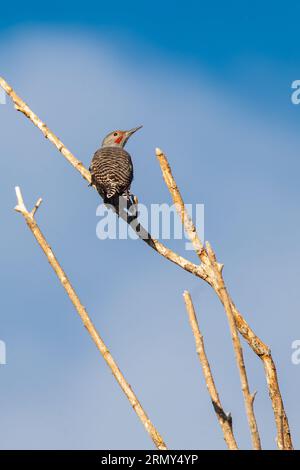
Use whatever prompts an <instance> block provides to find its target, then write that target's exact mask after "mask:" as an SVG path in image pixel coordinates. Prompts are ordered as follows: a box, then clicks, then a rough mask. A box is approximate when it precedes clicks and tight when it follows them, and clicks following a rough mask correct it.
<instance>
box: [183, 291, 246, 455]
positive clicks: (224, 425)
mask: <svg viewBox="0 0 300 470" xmlns="http://www.w3.org/2000/svg"><path fill="white" fill-rule="evenodd" d="M183 298H184V301H185V305H186V310H187V314H188V317H189V322H190V325H191V329H192V332H193V335H194V338H195V344H196V351H197V354H198V357H199V360H200V363H201V366H202V371H203V375H204V378H205V382H206V387H207V390H208V393H209V395H210V398H211V401H212V404H213V407H214V410H215V413H216V415H217V419H218V421H219V424H220V427H221V429H222V432H223V436H224V440H225V442H226V444H227V446H228V448H229V449H230V450H237V449H238V446H237V443H236V440H235V437H234V434H233V430H232V418H231V415H230V413H229V414H226V413H225V411H224V409H223V407H222V404H221V401H220V398H219V394H218V391H217V388H216V385H215V382H214V378H213V375H212V372H211V368H210V365H209V362H208V359H207V355H206V351H205V346H204V340H203V335H202V333H201V331H200V329H199V324H198V321H197V317H196V313H195V309H194V305H193V301H192V298H191V295H190V293H189V292H188V291H185V292H184V293H183Z"/></svg>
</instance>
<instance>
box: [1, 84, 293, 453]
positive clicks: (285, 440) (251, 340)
mask: <svg viewBox="0 0 300 470" xmlns="http://www.w3.org/2000/svg"><path fill="white" fill-rule="evenodd" d="M0 86H1V87H2V88H3V89H4V90H5V91H6V93H7V95H8V96H9V97H10V98H11V99H12V101H13V103H14V105H15V108H16V110H18V111H20V112H22V113H23V114H24V115H25V116H26V117H27V118H28V119H30V120H31V121H32V123H33V124H34V125H35V126H37V127H38V128H39V129H40V131H41V132H42V133H43V135H44V136H45V137H46V138H47V139H49V140H50V142H52V143H53V144H54V145H55V146H56V148H57V149H58V150H59V151H60V152H61V153H62V155H63V156H64V157H65V158H66V159H67V160H68V161H69V163H71V165H72V166H73V167H74V168H75V169H76V170H77V171H79V173H80V174H81V175H82V177H83V178H84V179H86V181H88V183H90V182H91V175H90V173H89V171H88V170H87V169H86V168H85V167H84V165H83V164H82V162H80V161H79V160H78V159H77V158H75V157H74V155H73V154H72V153H71V152H70V151H69V150H68V149H67V148H66V147H65V145H64V144H63V143H62V142H61V140H59V139H58V137H56V135H55V134H54V133H53V132H52V131H50V129H49V128H48V127H47V126H46V124H45V123H43V122H42V121H41V120H40V119H39V118H38V116H37V115H36V114H34V113H33V111H31V109H30V108H29V106H28V105H27V104H26V103H25V102H24V101H23V100H22V99H21V98H20V97H19V96H18V95H17V94H16V92H15V91H14V90H13V88H12V87H11V86H10V85H9V84H8V83H7V82H6V81H5V80H4V79H3V78H1V77H0ZM137 234H138V235H139V236H140V233H139V232H138V231H137ZM140 237H141V236H140ZM141 238H142V239H143V240H144V241H145V243H147V244H148V245H149V246H150V247H151V248H153V249H154V250H155V251H156V252H157V253H159V254H160V255H161V256H163V257H164V258H166V259H168V260H169V261H171V262H173V263H175V264H177V265H178V266H180V267H181V268H182V269H184V270H186V271H188V272H190V273H191V274H193V275H195V276H197V277H200V278H201V279H203V280H204V281H206V282H207V283H208V284H210V285H212V279H211V277H210V275H209V272H208V271H209V270H208V267H207V266H206V267H205V268H204V266H203V264H202V265H201V266H198V265H196V264H193V263H191V262H190V261H188V260H187V259H185V258H182V257H181V256H179V255H177V254H176V253H175V252H173V251H172V250H170V249H168V248H167V247H165V246H164V245H163V244H162V243H161V242H159V241H158V240H155V239H153V238H152V237H151V236H149V238H147V237H145V238H144V237H141ZM200 251H203V249H202V250H200ZM199 254H200V253H199ZM204 256H206V255H204ZM222 267H223V266H222V264H219V268H220V271H222ZM228 297H229V295H228ZM229 299H230V304H231V308H232V311H233V313H234V318H235V323H236V326H237V328H238V330H239V332H240V334H241V335H242V336H243V337H244V339H245V340H246V341H247V342H248V344H249V346H250V347H251V348H252V350H253V351H254V352H255V354H257V356H258V357H260V359H261V360H262V361H263V364H264V369H265V374H266V379H267V385H268V390H269V395H270V399H271V402H272V407H273V412H274V416H275V422H276V428H277V445H278V447H279V449H285V450H291V449H293V445H292V439H291V434H290V429H289V423H288V419H287V416H286V413H285V409H284V405H283V401H282V397H281V393H280V389H279V384H278V378H277V372H276V367H275V363H274V361H273V358H272V355H271V351H270V349H269V347H268V346H267V345H266V344H265V343H264V342H263V341H262V340H261V339H260V338H259V337H258V336H257V335H256V334H255V333H254V331H253V330H252V329H251V327H250V326H249V325H248V323H247V321H246V320H245V319H244V317H243V316H242V315H241V313H240V312H239V311H238V309H237V308H236V306H235V305H234V303H233V301H232V299H231V298H230V297H229ZM221 302H222V303H223V300H222V298H221Z"/></svg>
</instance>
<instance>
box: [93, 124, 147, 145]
mask: <svg viewBox="0 0 300 470" xmlns="http://www.w3.org/2000/svg"><path fill="white" fill-rule="evenodd" d="M141 127H143V126H139V127H135V128H134V129H130V131H112V132H110V133H109V134H107V136H106V137H105V138H104V139H103V142H102V147H124V146H125V144H126V142H127V140H128V139H129V137H130V136H132V134H134V133H135V132H136V131H138V130H139V129H141Z"/></svg>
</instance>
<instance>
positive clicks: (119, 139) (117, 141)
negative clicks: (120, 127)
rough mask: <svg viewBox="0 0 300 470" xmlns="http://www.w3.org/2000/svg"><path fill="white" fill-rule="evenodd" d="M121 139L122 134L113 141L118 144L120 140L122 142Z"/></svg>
mask: <svg viewBox="0 0 300 470" xmlns="http://www.w3.org/2000/svg"><path fill="white" fill-rule="evenodd" d="M123 137H124V136H123V134H121V135H120V137H118V138H117V139H116V140H115V143H116V144H120V143H121V142H122V140H123Z"/></svg>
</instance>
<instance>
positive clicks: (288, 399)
mask: <svg viewBox="0 0 300 470" xmlns="http://www.w3.org/2000/svg"><path fill="white" fill-rule="evenodd" d="M6 8H8V7H6V6H4V7H2V13H3V14H1V18H0V38H1V42H0V58H1V59H0V61H1V62H0V63H1V75H2V76H4V77H5V78H6V79H7V81H8V82H9V83H11V84H12V85H13V86H15V88H16V90H17V92H18V93H19V94H20V95H21V96H22V97H23V98H24V99H25V101H27V102H28V103H29V104H30V105H31V106H32V108H33V110H34V111H36V112H37V114H39V115H40V117H41V118H42V119H44V120H45V121H46V122H47V124H48V125H49V126H50V128H52V129H53V130H54V132H57V134H58V135H59V136H60V137H61V139H62V140H63V142H64V143H65V144H66V145H67V146H68V147H69V148H70V149H71V150H72V151H73V152H74V153H75V155H76V156H77V157H78V158H79V159H81V160H82V161H83V162H84V163H85V164H86V166H88V164H89V162H90V159H91V156H92V154H93V152H94V151H95V149H96V148H97V147H98V146H99V144H100V142H101V140H102V138H103V136H104V135H105V133H107V132H108V131H110V130H112V129H113V128H130V127H134V126H136V125H139V124H143V125H144V128H143V130H142V131H141V132H140V133H138V134H136V135H135V136H134V138H132V140H131V142H129V144H128V150H129V151H130V152H131V153H132V155H133V159H134V165H135V170H136V171H135V173H136V177H135V181H134V185H133V190H134V192H136V193H137V194H138V196H139V200H140V201H143V202H145V203H147V204H151V203H161V202H167V201H169V194H168V192H167V190H166V188H165V187H164V185H163V182H162V178H161V174H160V170H159V168H158V164H157V162H156V159H155V155H154V149H155V147H156V146H159V147H161V148H163V149H164V150H165V151H166V152H167V154H168V156H169V160H170V163H171V164H172V167H173V170H174V174H175V176H176V179H177V182H178V184H179V186H180V188H181V190H182V193H183V195H184V197H185V199H186V202H187V203H194V204H195V203H197V202H200V203H203V204H204V205H205V237H206V239H208V240H209V241H210V242H211V243H212V245H213V246H214V248H215V250H216V251H217V254H218V256H219V258H220V260H222V261H223V262H224V263H225V270H224V274H225V278H226V281H227V283H228V286H229V290H230V292H231V294H232V296H233V298H234V300H235V302H236V304H237V305H238V307H239V308H240V309H241V311H242V312H243V313H244V314H245V317H246V319H247V320H248V321H249V323H250V324H251V326H252V327H253V329H254V330H255V331H256V332H257V333H258V334H259V335H260V337H261V338H262V339H263V340H264V341H266V342H267V343H268V344H269V345H270V346H271V348H272V351H273V354H274V359H275V361H276V363H277V365H278V373H279V379H280V384H281V388H282V392H283V398H284V402H285V404H286V408H287V412H288V416H289V419H290V424H291V428H292V432H293V436H294V441H295V446H296V447H299V446H298V445H297V444H298V442H299V438H300V429H299V425H298V423H299V419H300V416H299V407H298V389H299V377H300V376H299V374H300V366H295V365H293V364H292V363H291V354H292V349H291V343H292V341H294V340H295V339H299V335H300V331H299V330H300V325H299V308H300V300H299V288H298V284H299V282H298V280H299V265H300V264H299V261H300V259H299V258H300V253H299V248H298V240H299V234H300V233H299V232H300V223H299V217H298V213H299V211H298V201H299V177H298V175H299V170H300V168H299V167H300V165H299V155H298V153H299V151H298V149H299V143H300V142H299V133H298V123H299V117H300V107H297V106H294V105H292V104H291V100H290V95H291V89H290V86H291V83H292V81H293V80H295V79H299V78H300V77H299V73H298V71H299V65H300V64H299V57H298V51H297V37H298V36H297V14H298V10H299V6H297V5H296V2H292V3H290V4H286V3H285V4H283V3H282V4H281V5H279V4H278V3H276V5H274V4H273V5H271V3H269V2H265V3H264V4H263V5H260V4H259V2H243V5H241V4H240V3H237V2H229V3H227V5H226V6H225V5H224V4H223V2H214V6H209V5H208V4H206V3H205V4H204V3H203V4H202V2H189V4H186V3H185V4H183V3H182V4H179V5H176V6H174V4H173V3H171V2H163V3H162V2H160V3H159V2H152V3H151V5H150V4H146V3H143V4H140V3H139V2H129V3H127V4H124V3H123V2H122V3H121V2H114V4H113V5H110V4H108V3H104V2H103V3H102V2H97V3H96V2H95V4H91V3H85V5H84V8H83V7H82V5H81V6H76V5H72V6H71V5H70V4H68V2H64V3H63V4H60V5H59V7H58V6H57V7H56V6H55V4H53V3H52V9H51V10H49V9H47V10H46V9H45V10H43V8H42V7H41V4H36V5H34V4H33V2H31V3H30V7H29V5H28V4H27V5H23V4H20V5H19V6H18V8H16V9H15V10H16V11H14V12H13V15H12V11H11V8H10V9H9V11H7V12H6V11H5V9H6ZM0 123H1V129H2V130H3V133H2V136H1V142H0V150H1V159H2V160H1V161H2V170H3V171H2V176H1V177H0V178H1V180H0V187H1V205H0V207H1V215H2V223H3V229H2V231H1V235H0V236H1V245H0V246H1V262H2V270H1V273H0V276H1V285H2V286H3V292H2V298H1V333H0V339H1V340H5V342H6V344H7V360H8V363H7V365H6V366H1V368H0V374H1V393H2V400H1V401H2V405H1V407H0V422H1V426H0V446H1V448H99V449H105V448H110V449H113V448H122V449H124V448H131V449H132V448H151V441H150V440H149V438H148V437H147V435H146V433H145V432H144V430H143V429H142V427H141V425H140V423H139V422H138V419H137V418H136V416H135V415H134V413H133V412H132V410H131V409H130V407H129V406H128V404H127V402H126V399H125V398H123V397H122V395H121V392H120V391H119V389H118V386H117V385H116V384H115V383H114V381H113V378H112V377H111V374H110V372H109V370H108V369H107V367H106V365H105V364H104V362H103V361H102V358H101V357H100V358H99V357H98V354H97V351H96V350H95V347H94V346H93V344H92V343H91V340H90V338H89V337H88V336H87V335H86V332H85V331H84V329H83V328H82V326H81V324H80V321H79V320H78V319H77V318H76V316H75V312H74V311H73V308H72V305H70V303H69V301H68V299H67V298H66V296H65V294H64V292H63V291H62V289H61V288H60V286H59V284H58V282H57V280H56V278H55V276H54V275H53V273H52V272H51V271H50V268H49V266H48V264H47V262H46V260H45V259H44V258H43V256H42V254H41V253H40V252H39V250H38V248H37V246H36V244H35V242H34V240H33V238H32V235H31V234H30V233H29V232H28V230H27V229H26V227H25V225H24V222H23V220H22V219H21V217H20V216H19V215H17V214H15V213H14V212H13V210H12V208H13V206H14V205H15V195H14V191H13V188H14V186H15V185H16V184H19V185H20V186H21V187H22V189H23V193H24V196H25V199H26V202H27V203H28V205H29V206H30V205H31V204H33V203H34V202H35V200H36V198H37V197H38V196H42V197H43V199H44V203H43V206H42V207H41V209H40V211H39V214H38V216H37V218H38V221H39V223H40V226H41V228H42V230H43V231H44V232H45V234H46V236H47V238H48V240H49V242H50V244H51V245H52V247H53V249H54V251H55V252H56V254H57V256H58V258H59V259H60V261H61V263H62V265H63V267H64V268H65V270H66V271H67V273H68V274H69V276H70V278H71V280H72V281H73V284H74V286H75V287H76V288H77V290H78V293H79V296H80V297H81V299H82V301H83V303H84V305H86V307H87V309H88V311H89V313H90V314H91V317H92V319H93V320H94V321H95V324H96V326H97V327H98V329H99V331H100V333H101V334H102V336H103V337H104V339H105V341H106V342H107V343H108V346H109V347H110V349H111V351H112V353H113V355H114V356H115V357H116V359H117V361H118V362H119V364H120V367H121V369H122V370H123V371H124V374H125V376H126V377H127V378H128V380H129V382H130V383H131V385H132V386H133V388H134V390H135V391H136V393H137V395H138V396H139V398H140V400H141V402H142V403H143V405H144V406H145V408H146V410H147V412H148V413H149V415H150V417H151V418H152V419H153V421H154V423H155V424H156V426H157V427H158V429H159V430H160V432H161V433H162V435H163V436H164V438H165V440H166V442H167V443H168V445H169V446H170V448H224V444H223V440H222V436H221V433H220V430H219V428H218V425H217V422H216V419H215V416H214V413H213V411H212V408H211V404H210V402H209V399H208V396H207V392H206V389H205V385H204V383H203V378H202V375H201V371H200V369H199V365H198V363H197V358H196V355H195V351H194V344H193V338H192V336H191V332H190V330H189V327H188V323H187V318H186V313H185V310H184V305H183V301H182V292H183V290H185V289H189V290H190V291H191V293H192V296H193V298H194V302H195V306H196V308H197V311H198V314H199V321H200V324H201V325H202V329H203V331H204V334H205V338H206V343H207V350H208V353H209V357H210V360H211V365H212V367H213V371H214V374H215V378H216V382H217V385H218V386H219V389H220V393H221V398H222V401H223V404H224V408H225V409H226V410H230V411H231V412H232V415H233V420H234V426H235V429H236V436H237V440H238V443H239V445H240V447H242V448H248V447H249V445H250V444H249V443H250V439H249V432H248V429H247V423H246V419H245V417H244V409H243V401H242V397H241V392H240V387H239V378H238V373H237V371H236V367H235V364H234V361H233V353H232V349H231V344H230V338H229V334H228V328H227V325H226V321H225V316H224V313H223V311H222V308H221V307H220V305H219V304H218V302H217V300H216V299H215V298H214V295H213V293H212V292H211V291H210V289H209V287H208V286H206V285H204V284H203V283H202V282H200V281H199V280H197V279H193V278H192V277H191V276H189V275H188V274H186V273H184V272H181V271H180V270H179V268H177V267H176V266H173V265H171V264H170V263H167V262H166V261H164V260H162V259H160V258H159V257H158V256H157V255H155V254H154V253H153V252H152V251H151V250H149V249H147V248H146V247H145V246H144V244H142V243H140V242H138V241H133V240H122V241H114V240H111V241H99V240H98V239H97V238H96V235H95V230H96V224H97V217H96V215H95V214H96V207H97V205H98V203H99V200H98V198H97V194H96V193H95V192H93V191H92V190H91V189H89V188H87V186H86V184H85V182H84V181H83V180H82V179H81V178H80V177H78V176H77V175H76V174H75V173H74V170H73V169H72V168H71V167H69V166H68V165H67V164H66V163H65V162H64V160H63V158H62V157H61V156H60V155H59V154H58V153H57V151H56V150H55V149H54V148H52V146H51V144H50V143H49V142H47V141H46V140H45V139H43V138H42V136H41V135H40V133H39V132H38V130H37V129H35V128H34V126H33V125H32V124H31V123H30V122H28V121H27V120H26V119H24V117H23V116H21V115H18V114H17V113H16V112H15V111H14V110H13V108H12V106H11V104H10V103H9V102H7V105H5V106H0ZM169 244H170V246H171V247H173V248H174V249H176V250H178V251H180V252H181V253H182V254H183V255H185V256H189V257H190V258H191V259H194V260H195V257H194V255H193V254H192V253H186V252H184V246H183V243H180V242H177V241H176V242H174V241H170V243H169ZM244 349H245V356H246V360H247V366H248V370H249V380H250V385H251V389H252V390H255V389H257V390H258V395H257V399H256V411H257V420H258V425H259V428H260V431H261V437H262V443H263V446H264V447H265V448H271V447H274V438H275V428H274V422H273V417H272V411H271V407H270V403H269V400H268V397H267V392H266V386H265V379H264V375H263V371H262V365H261V364H260V362H259V360H258V359H257V358H256V357H254V356H253V354H252V352H251V351H249V350H248V347H247V345H245V348H244Z"/></svg>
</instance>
